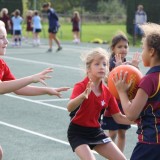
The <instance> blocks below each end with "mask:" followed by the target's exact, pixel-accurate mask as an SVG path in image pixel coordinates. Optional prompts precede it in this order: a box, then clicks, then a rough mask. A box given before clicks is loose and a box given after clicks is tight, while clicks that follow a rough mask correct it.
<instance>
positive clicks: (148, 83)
mask: <svg viewBox="0 0 160 160" xmlns="http://www.w3.org/2000/svg"><path fill="white" fill-rule="evenodd" d="M158 78H159V77H158V74H152V76H150V75H147V76H144V77H143V78H142V79H141V82H140V84H139V85H138V87H139V88H141V89H143V90H144V91H145V92H146V94H147V95H148V96H149V97H150V96H151V95H153V94H154V93H155V91H156V90H157V87H158V82H159V79H158Z"/></svg>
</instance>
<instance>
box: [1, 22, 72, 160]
mask: <svg viewBox="0 0 160 160" xmlns="http://www.w3.org/2000/svg"><path fill="white" fill-rule="evenodd" d="M7 44H8V40H7V33H6V29H5V25H4V23H3V22H2V21H0V56H3V55H4V54H5V52H6V47H7ZM52 71H53V70H52V69H51V68H48V69H45V70H44V71H42V72H40V73H38V74H35V75H31V76H28V77H24V78H21V79H15V77H14V75H13V74H12V73H11V71H10V69H9V68H8V66H7V64H6V63H5V62H4V61H3V60H2V59H0V94H5V93H9V92H14V93H16V94H19V95H26V96H36V95H43V94H48V95H56V96H58V97H61V93H60V92H61V91H67V90H68V89H69V88H68V87H62V88H49V87H36V86H31V85H29V84H31V83H37V82H41V83H42V84H45V82H44V80H45V79H48V78H51V77H50V76H49V75H47V74H48V73H50V72H52ZM1 159H2V149H1V147H0V160H1Z"/></svg>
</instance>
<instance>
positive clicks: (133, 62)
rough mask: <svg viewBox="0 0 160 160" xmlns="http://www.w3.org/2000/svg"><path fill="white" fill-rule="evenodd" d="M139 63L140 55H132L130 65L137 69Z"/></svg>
mask: <svg viewBox="0 0 160 160" xmlns="http://www.w3.org/2000/svg"><path fill="white" fill-rule="evenodd" d="M139 63H140V54H139V53H135V54H134V55H133V58H132V61H131V64H132V65H133V66H135V67H137V68H138V65H139Z"/></svg>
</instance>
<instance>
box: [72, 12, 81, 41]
mask: <svg viewBox="0 0 160 160" xmlns="http://www.w3.org/2000/svg"><path fill="white" fill-rule="evenodd" d="M71 22H72V32H73V38H74V40H73V42H74V43H79V42H80V16H79V12H78V11H75V12H74V15H73V17H72V18H71Z"/></svg>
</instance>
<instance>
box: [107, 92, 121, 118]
mask: <svg viewBox="0 0 160 160" xmlns="http://www.w3.org/2000/svg"><path fill="white" fill-rule="evenodd" d="M107 110H108V112H109V113H110V114H111V115H112V114H116V113H119V112H120V110H119V107H118V103H117V100H116V98H115V97H113V96H112V95H111V97H110V100H109V103H108V108H107Z"/></svg>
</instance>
